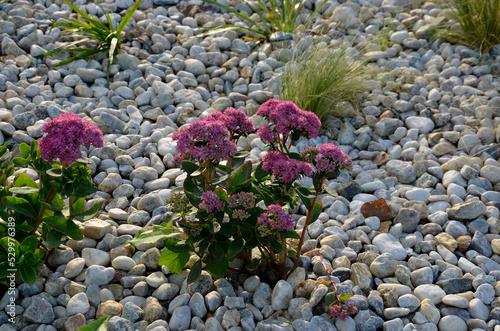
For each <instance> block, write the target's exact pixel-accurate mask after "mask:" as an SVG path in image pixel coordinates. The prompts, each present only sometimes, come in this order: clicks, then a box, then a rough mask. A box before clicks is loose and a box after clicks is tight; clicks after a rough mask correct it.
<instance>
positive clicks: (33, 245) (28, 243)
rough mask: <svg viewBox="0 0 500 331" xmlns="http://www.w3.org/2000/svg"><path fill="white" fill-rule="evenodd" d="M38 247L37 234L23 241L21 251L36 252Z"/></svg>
mask: <svg viewBox="0 0 500 331" xmlns="http://www.w3.org/2000/svg"><path fill="white" fill-rule="evenodd" d="M37 247H38V240H36V237H35V236H29V237H26V238H25V239H24V240H23V242H22V243H21V246H20V249H21V252H23V253H25V252H34V251H35V250H36V249H37Z"/></svg>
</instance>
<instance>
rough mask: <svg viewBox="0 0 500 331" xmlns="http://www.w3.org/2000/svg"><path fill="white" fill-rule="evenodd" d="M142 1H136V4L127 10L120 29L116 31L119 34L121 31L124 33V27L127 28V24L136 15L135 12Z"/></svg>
mask: <svg viewBox="0 0 500 331" xmlns="http://www.w3.org/2000/svg"><path fill="white" fill-rule="evenodd" d="M141 1H142V0H137V1H136V2H135V3H134V5H133V6H132V7H130V9H129V11H128V12H127V14H125V16H124V17H123V18H122V20H121V22H120V25H119V26H118V29H116V32H118V35H120V33H122V31H123V29H125V26H126V25H127V23H128V21H130V19H131V18H132V16H133V15H134V12H135V11H136V9H137V8H138V7H139V5H140V4H141Z"/></svg>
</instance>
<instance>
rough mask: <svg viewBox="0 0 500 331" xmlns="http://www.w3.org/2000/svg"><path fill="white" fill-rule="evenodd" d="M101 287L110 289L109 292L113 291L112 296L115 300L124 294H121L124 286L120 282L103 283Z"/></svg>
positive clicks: (118, 299)
mask: <svg viewBox="0 0 500 331" xmlns="http://www.w3.org/2000/svg"><path fill="white" fill-rule="evenodd" d="M102 288H106V289H108V290H110V291H111V293H113V296H114V298H115V300H116V301H120V300H122V299H123V298H125V296H124V295H123V290H124V287H123V286H122V285H120V284H109V285H103V286H102Z"/></svg>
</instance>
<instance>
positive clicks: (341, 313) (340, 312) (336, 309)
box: [330, 302, 358, 321]
mask: <svg viewBox="0 0 500 331" xmlns="http://www.w3.org/2000/svg"><path fill="white" fill-rule="evenodd" d="M357 312H358V308H356V307H355V306H354V304H353V303H352V302H349V305H348V307H347V310H345V309H344V308H342V306H340V305H332V306H330V315H331V316H332V318H335V317H338V318H340V319H341V320H343V321H344V320H346V319H347V318H348V317H349V314H356V313H357Z"/></svg>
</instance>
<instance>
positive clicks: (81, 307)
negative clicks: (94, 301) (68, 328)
mask: <svg viewBox="0 0 500 331" xmlns="http://www.w3.org/2000/svg"><path fill="white" fill-rule="evenodd" d="M89 309H90V303H89V299H88V298H87V295H86V294H85V293H77V294H75V295H74V296H73V297H72V298H71V299H70V300H69V301H68V303H67V305H66V313H67V314H68V315H69V316H71V315H75V314H85V313H87V312H88V311H89Z"/></svg>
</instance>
